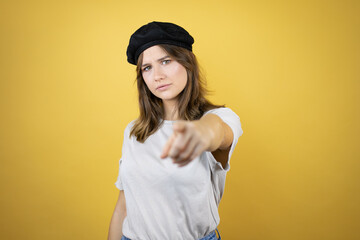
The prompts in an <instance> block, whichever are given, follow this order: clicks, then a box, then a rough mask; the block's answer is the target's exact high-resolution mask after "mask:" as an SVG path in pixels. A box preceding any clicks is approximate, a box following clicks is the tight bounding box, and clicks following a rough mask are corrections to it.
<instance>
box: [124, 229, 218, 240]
mask: <svg viewBox="0 0 360 240" xmlns="http://www.w3.org/2000/svg"><path fill="white" fill-rule="evenodd" d="M216 232H217V233H218V235H219V238H217V236H216ZM216 232H215V230H214V231H212V232H211V233H210V234H208V235H206V236H205V237H203V238H200V239H199V240H221V237H220V233H219V230H217V229H216ZM121 240H131V239H130V238H127V237H125V236H122V237H121Z"/></svg>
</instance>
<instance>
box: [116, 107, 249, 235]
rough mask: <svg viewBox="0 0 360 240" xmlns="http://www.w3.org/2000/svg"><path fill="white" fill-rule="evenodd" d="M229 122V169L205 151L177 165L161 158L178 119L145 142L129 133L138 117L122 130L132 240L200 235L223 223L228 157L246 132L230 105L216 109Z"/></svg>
mask: <svg viewBox="0 0 360 240" xmlns="http://www.w3.org/2000/svg"><path fill="white" fill-rule="evenodd" d="M209 113H212V114H216V115H218V116H219V117H220V118H221V119H222V120H223V121H224V122H225V123H226V124H228V125H229V126H230V128H231V129H232V131H233V133H234V139H233V142H232V145H231V149H230V152H229V158H228V163H227V165H226V167H225V169H224V168H223V167H222V165H221V164H220V163H219V162H217V161H216V159H215V158H214V157H213V155H212V153H211V152H203V153H202V154H201V155H200V156H199V157H197V158H195V159H194V160H193V161H191V162H190V163H189V164H187V165H186V166H183V167H179V166H178V165H177V164H174V163H173V162H172V160H171V158H165V159H161V158H160V155H161V153H162V150H163V147H164V145H165V143H166V142H167V141H168V138H169V137H170V136H171V134H172V133H173V130H172V125H173V123H174V122H175V121H167V120H165V121H164V123H163V124H162V125H161V126H160V128H159V129H158V130H157V131H156V132H155V133H154V134H152V135H151V136H150V137H148V138H147V139H146V141H145V142H144V143H140V142H138V141H136V138H135V137H134V136H132V137H131V138H129V135H130V131H131V128H132V126H133V124H134V121H132V122H130V123H129V124H128V126H127V127H126V129H125V131H124V142H123V147H122V156H121V159H120V161H119V165H120V168H119V176H118V178H117V181H116V183H115V185H116V187H117V188H118V189H120V190H124V194H125V199H126V210H127V216H126V217H125V219H124V222H123V228H122V231H123V234H124V235H125V236H126V237H128V238H130V239H132V240H149V239H150V240H169V239H171V240H184V239H186V240H189V239H199V238H202V237H204V236H206V235H207V234H209V233H210V232H211V231H213V230H214V229H215V228H216V227H217V225H218V224H219V222H220V218H219V213H218V205H219V202H220V199H221V197H222V195H223V192H224V187H225V177H226V172H227V171H228V170H229V168H230V165H229V160H230V157H231V154H232V153H233V151H234V148H235V145H236V143H237V141H238V138H239V137H240V136H241V135H242V129H241V124H240V118H239V117H238V116H237V115H236V114H235V113H234V112H233V111H232V110H231V109H229V108H217V109H212V110H210V111H208V112H206V113H205V114H209Z"/></svg>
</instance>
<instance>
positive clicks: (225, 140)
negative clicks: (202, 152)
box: [198, 114, 233, 152]
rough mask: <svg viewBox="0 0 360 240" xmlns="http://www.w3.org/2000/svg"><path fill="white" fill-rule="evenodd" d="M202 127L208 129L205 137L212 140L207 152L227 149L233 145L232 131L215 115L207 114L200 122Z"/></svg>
mask: <svg viewBox="0 0 360 240" xmlns="http://www.w3.org/2000/svg"><path fill="white" fill-rule="evenodd" d="M198 123H199V124H200V126H201V127H204V128H206V131H204V132H205V134H206V136H205V137H208V138H209V139H210V146H209V148H208V149H207V151H210V152H212V151H215V150H217V149H221V150H224V149H227V148H229V147H230V145H231V143H232V137H233V136H232V131H231V129H230V127H229V126H228V125H227V124H225V123H224V122H223V121H222V120H221V118H220V117H219V116H217V115H215V114H206V115H204V116H203V117H202V118H201V119H200V120H199V122H198Z"/></svg>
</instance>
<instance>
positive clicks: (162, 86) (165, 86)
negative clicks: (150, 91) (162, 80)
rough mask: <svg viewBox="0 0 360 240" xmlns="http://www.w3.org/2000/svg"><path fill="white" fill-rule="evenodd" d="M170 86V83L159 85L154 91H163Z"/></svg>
mask: <svg viewBox="0 0 360 240" xmlns="http://www.w3.org/2000/svg"><path fill="white" fill-rule="evenodd" d="M170 85H171V83H170V84H164V85H160V86H158V87H157V88H156V90H163V89H166V88H167V87H168V86H170Z"/></svg>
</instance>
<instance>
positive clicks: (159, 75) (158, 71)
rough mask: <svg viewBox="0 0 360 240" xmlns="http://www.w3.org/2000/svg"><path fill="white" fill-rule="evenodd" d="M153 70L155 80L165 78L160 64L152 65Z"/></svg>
mask: <svg viewBox="0 0 360 240" xmlns="http://www.w3.org/2000/svg"><path fill="white" fill-rule="evenodd" d="M153 72H154V79H155V81H159V80H162V79H164V78H165V74H164V71H163V69H161V67H160V66H154V67H153Z"/></svg>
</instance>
